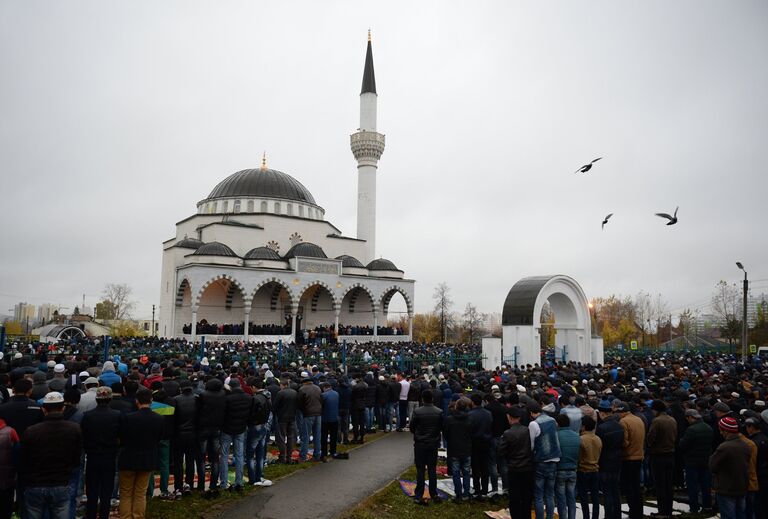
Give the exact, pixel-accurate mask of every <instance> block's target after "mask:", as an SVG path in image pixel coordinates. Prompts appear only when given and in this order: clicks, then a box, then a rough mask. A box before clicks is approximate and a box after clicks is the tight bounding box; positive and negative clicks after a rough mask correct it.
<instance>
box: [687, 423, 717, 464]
mask: <svg viewBox="0 0 768 519" xmlns="http://www.w3.org/2000/svg"><path fill="white" fill-rule="evenodd" d="M712 434H713V433H712V428H711V427H710V426H709V425H707V424H705V423H704V422H703V421H702V420H698V421H696V422H694V423H693V424H691V425H689V426H688V427H687V428H686V429H685V433H683V437H682V438H680V442H679V443H678V450H679V451H680V453H681V454H682V455H683V462H684V463H685V466H686V467H694V468H700V469H706V468H707V467H708V466H709V457H710V456H711V455H712ZM718 434H719V433H718Z"/></svg>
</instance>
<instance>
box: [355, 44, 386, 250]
mask: <svg viewBox="0 0 768 519" xmlns="http://www.w3.org/2000/svg"><path fill="white" fill-rule="evenodd" d="M377 97H378V96H377V95H376V77H375V76H374V74H373V49H372V48H371V31H370V30H369V31H368V50H367V51H366V54H365V69H364V70H363V87H362V89H361V90H360V128H358V132H357V133H353V134H352V135H351V136H350V141H351V146H352V154H353V155H354V156H355V160H357V237H358V238H360V239H361V240H365V241H366V244H365V258H360V260H362V261H363V263H364V264H368V262H370V261H372V260H374V259H375V258H376V170H377V169H378V164H379V159H380V158H381V154H382V153H384V135H382V134H380V133H378V132H377V131H376V100H377Z"/></svg>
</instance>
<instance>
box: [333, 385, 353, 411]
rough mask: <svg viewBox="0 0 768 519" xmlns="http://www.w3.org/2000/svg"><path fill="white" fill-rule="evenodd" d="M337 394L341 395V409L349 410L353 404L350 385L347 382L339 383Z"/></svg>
mask: <svg viewBox="0 0 768 519" xmlns="http://www.w3.org/2000/svg"><path fill="white" fill-rule="evenodd" d="M336 392H337V393H338V394H339V409H346V410H349V406H350V405H351V403H352V390H351V389H349V384H348V383H347V381H346V380H342V381H341V382H339V387H338V388H336Z"/></svg>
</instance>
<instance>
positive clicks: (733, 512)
mask: <svg viewBox="0 0 768 519" xmlns="http://www.w3.org/2000/svg"><path fill="white" fill-rule="evenodd" d="M718 429H719V431H720V434H721V436H722V437H723V439H724V440H723V442H722V443H721V444H720V445H719V446H718V447H717V450H716V451H715V452H714V454H712V456H710V458H709V470H710V471H711V472H712V483H713V485H712V486H713V488H714V489H715V493H716V495H717V505H718V508H719V509H720V517H721V519H737V518H741V517H745V512H746V495H747V491H748V488H749V467H750V456H751V452H750V448H749V447H748V446H747V444H746V443H745V442H743V441H741V439H740V438H739V424H738V422H737V421H736V419H735V418H733V417H732V416H724V417H723V418H721V419H720V421H719V422H718Z"/></svg>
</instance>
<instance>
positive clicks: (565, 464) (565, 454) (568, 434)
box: [555, 408, 581, 519]
mask: <svg viewBox="0 0 768 519" xmlns="http://www.w3.org/2000/svg"><path fill="white" fill-rule="evenodd" d="M574 409H575V408H574ZM579 412H581V411H579ZM556 421H557V427H558V428H557V441H558V443H559V444H560V461H558V462H557V476H556V477H555V495H556V496H557V515H558V516H559V517H562V518H563V519H576V469H577V468H578V465H579V450H580V448H581V441H580V439H579V435H578V433H576V432H575V431H574V430H573V429H571V423H572V422H571V419H570V418H569V417H568V415H566V414H560V415H557V419H556ZM579 426H581V419H579Z"/></svg>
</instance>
